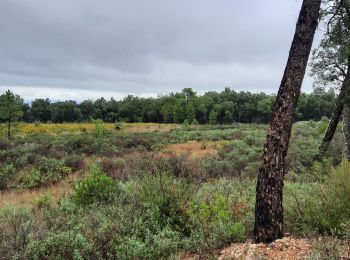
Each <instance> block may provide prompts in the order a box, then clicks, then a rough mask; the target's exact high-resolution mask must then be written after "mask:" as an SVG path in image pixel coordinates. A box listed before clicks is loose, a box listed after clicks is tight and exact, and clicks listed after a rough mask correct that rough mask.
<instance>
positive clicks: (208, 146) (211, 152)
mask: <svg viewBox="0 0 350 260" xmlns="http://www.w3.org/2000/svg"><path fill="white" fill-rule="evenodd" d="M219 146H220V145H219V143H218V142H197V141H190V142H187V143H182V144H171V145H168V146H167V147H165V148H164V150H163V153H165V154H166V153H175V154H176V155H188V156H191V157H193V158H203V157H206V156H210V157H214V158H217V156H218V148H219Z"/></svg>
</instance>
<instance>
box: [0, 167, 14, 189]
mask: <svg viewBox="0 0 350 260" xmlns="http://www.w3.org/2000/svg"><path fill="white" fill-rule="evenodd" d="M15 173H16V169H15V167H14V166H13V164H3V165H2V166H1V168H0V190H1V189H4V188H6V187H7V181H8V180H9V179H10V178H11V177H12V176H13V175H14V174H15Z"/></svg>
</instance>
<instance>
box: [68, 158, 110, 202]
mask: <svg viewBox="0 0 350 260" xmlns="http://www.w3.org/2000/svg"><path fill="white" fill-rule="evenodd" d="M115 190H116V184H115V183H114V181H113V180H112V179H111V178H110V177H108V176H106V175H105V174H104V173H103V172H102V171H101V169H100V168H99V167H98V166H96V165H94V166H92V168H91V175H90V176H89V177H87V178H86V179H84V180H81V181H79V182H78V183H77V184H76V185H75V187H74V193H73V195H72V196H73V201H74V202H75V203H76V204H77V205H80V206H87V205H90V204H93V203H106V202H109V201H111V200H112V198H113V193H114V192H115Z"/></svg>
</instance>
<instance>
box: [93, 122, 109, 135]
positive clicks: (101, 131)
mask: <svg viewBox="0 0 350 260" xmlns="http://www.w3.org/2000/svg"><path fill="white" fill-rule="evenodd" d="M91 121H92V122H93V123H94V125H95V130H94V135H95V136H96V137H97V138H102V137H103V136H104V135H105V132H106V129H105V127H104V124H103V121H102V120H101V119H96V120H91Z"/></svg>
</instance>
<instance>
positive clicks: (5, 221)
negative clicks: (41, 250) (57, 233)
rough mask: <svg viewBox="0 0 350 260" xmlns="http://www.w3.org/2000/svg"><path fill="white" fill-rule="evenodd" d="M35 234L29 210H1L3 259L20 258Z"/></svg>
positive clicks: (1, 253)
mask: <svg viewBox="0 0 350 260" xmlns="http://www.w3.org/2000/svg"><path fill="white" fill-rule="evenodd" d="M32 233H33V216H32V214H31V213H30V211H29V210H28V209H25V208H16V207H5V208H2V209H0V255H1V258H3V259H10V258H12V257H15V256H19V255H20V254H21V253H22V252H23V251H24V250H25V249H26V246H27V244H28V243H29V240H30V237H31V235H32Z"/></svg>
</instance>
